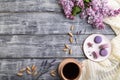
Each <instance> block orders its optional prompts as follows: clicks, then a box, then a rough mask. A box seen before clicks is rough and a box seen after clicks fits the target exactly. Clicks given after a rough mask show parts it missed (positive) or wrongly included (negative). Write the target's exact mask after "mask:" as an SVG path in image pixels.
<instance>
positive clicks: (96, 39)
mask: <svg viewBox="0 0 120 80" xmlns="http://www.w3.org/2000/svg"><path fill="white" fill-rule="evenodd" d="M94 42H95V43H101V42H102V37H101V36H96V37H95V38H94Z"/></svg>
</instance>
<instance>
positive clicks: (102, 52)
mask: <svg viewBox="0 0 120 80" xmlns="http://www.w3.org/2000/svg"><path fill="white" fill-rule="evenodd" d="M107 54H108V51H107V50H106V49H101V50H100V55H101V56H107Z"/></svg>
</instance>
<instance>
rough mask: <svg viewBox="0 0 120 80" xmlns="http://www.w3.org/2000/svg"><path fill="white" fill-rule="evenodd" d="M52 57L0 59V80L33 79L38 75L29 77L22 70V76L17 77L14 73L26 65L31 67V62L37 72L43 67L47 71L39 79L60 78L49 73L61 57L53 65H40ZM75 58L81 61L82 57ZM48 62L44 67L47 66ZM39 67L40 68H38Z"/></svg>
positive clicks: (58, 79) (56, 65) (57, 79)
mask: <svg viewBox="0 0 120 80" xmlns="http://www.w3.org/2000/svg"><path fill="white" fill-rule="evenodd" d="M54 59H55V58H54ZM54 59H53V58H51V59H0V80H35V78H36V77H38V76H35V77H31V76H30V75H27V74H26V72H24V75H23V76H22V77H18V76H17V75H16V73H18V72H19V70H20V69H22V68H26V67H27V66H30V67H31V66H32V65H33V64H34V65H36V66H37V71H38V72H41V73H43V72H44V70H45V69H46V70H47V72H45V73H44V74H43V75H42V76H40V77H39V80H60V78H59V76H58V74H56V76H55V77H52V76H51V75H50V71H51V70H56V71H57V67H58V65H59V63H60V62H61V61H62V60H63V59H56V61H55V62H54V63H52V64H53V66H52V67H50V68H45V69H44V67H43V66H41V64H42V62H43V61H44V62H45V61H46V60H47V63H48V64H49V63H51V61H53V60H54ZM77 60H78V61H80V62H82V60H83V59H82V58H78V59H77ZM48 64H47V65H46V67H49V65H48ZM41 68H42V70H40V69H41ZM39 70H40V71H39Z"/></svg>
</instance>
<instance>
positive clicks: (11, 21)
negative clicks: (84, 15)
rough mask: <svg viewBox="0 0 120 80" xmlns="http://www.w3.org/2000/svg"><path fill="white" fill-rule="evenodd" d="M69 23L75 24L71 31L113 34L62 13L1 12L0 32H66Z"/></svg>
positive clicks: (110, 31) (69, 25)
mask: <svg viewBox="0 0 120 80" xmlns="http://www.w3.org/2000/svg"><path fill="white" fill-rule="evenodd" d="M71 25H74V26H75V30H73V33H74V34H76V33H77V32H80V31H81V34H91V33H101V34H114V32H113V31H112V30H111V28H110V27H108V26H107V27H105V29H104V30H97V29H93V28H92V26H91V25H89V24H87V23H86V21H85V20H82V19H80V18H79V17H76V19H75V20H69V19H66V18H65V17H64V16H63V14H62V13H59V14H58V13H45V12H43V13H14V14H12V13H1V14H0V34H29V35H30V34H66V33H68V32H69V31H70V27H71Z"/></svg>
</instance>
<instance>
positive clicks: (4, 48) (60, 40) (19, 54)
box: [0, 35, 114, 58]
mask: <svg viewBox="0 0 120 80" xmlns="http://www.w3.org/2000/svg"><path fill="white" fill-rule="evenodd" d="M87 36H88V35H75V36H74V43H73V44H70V42H69V36H68V35H39V36H31V35H12V36H0V53H1V54H0V58H28V57H30V58H32V57H38V58H43V57H58V58H60V57H83V51H82V44H83V42H84V40H85V39H86V38H87ZM107 37H108V38H109V39H112V38H113V37H114V35H107ZM75 38H76V41H75ZM64 44H68V45H69V46H70V48H71V49H72V50H73V54H71V55H69V54H68V52H63V48H64Z"/></svg>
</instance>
